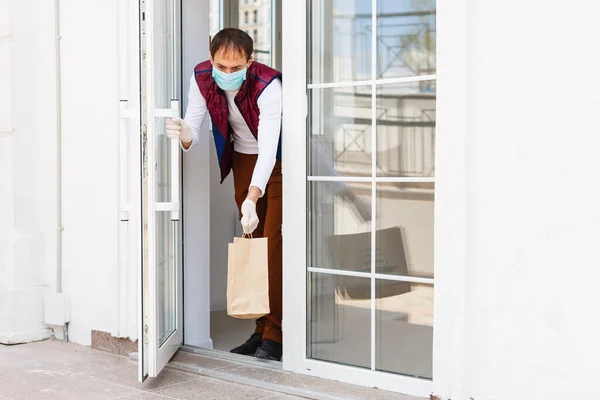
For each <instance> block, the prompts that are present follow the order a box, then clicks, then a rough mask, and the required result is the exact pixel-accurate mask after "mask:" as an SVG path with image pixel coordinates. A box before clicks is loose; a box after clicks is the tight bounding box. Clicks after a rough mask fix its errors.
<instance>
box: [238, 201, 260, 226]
mask: <svg viewBox="0 0 600 400" xmlns="http://www.w3.org/2000/svg"><path fill="white" fill-rule="evenodd" d="M241 222H242V229H243V230H244V233H245V234H246V235H249V234H251V233H252V232H254V230H255V229H256V227H257V226H258V215H257V214H256V203H254V202H253V201H252V200H250V199H246V200H244V202H243V203H242V221H241Z"/></svg>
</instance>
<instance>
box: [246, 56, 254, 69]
mask: <svg viewBox="0 0 600 400" xmlns="http://www.w3.org/2000/svg"><path fill="white" fill-rule="evenodd" d="M252 61H254V60H252V56H251V57H250V58H249V59H248V63H247V64H246V68H250V66H251V65H252Z"/></svg>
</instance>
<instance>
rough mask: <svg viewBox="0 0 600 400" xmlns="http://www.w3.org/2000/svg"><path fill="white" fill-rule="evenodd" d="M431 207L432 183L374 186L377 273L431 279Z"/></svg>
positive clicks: (432, 199) (432, 200)
mask: <svg viewBox="0 0 600 400" xmlns="http://www.w3.org/2000/svg"><path fill="white" fill-rule="evenodd" d="M433 204H434V184H433V183H377V233H376V238H375V240H376V246H377V254H376V260H377V261H376V270H377V273H379V274H390V275H403V276H411V277H420V278H433Z"/></svg>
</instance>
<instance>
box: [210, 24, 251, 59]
mask: <svg viewBox="0 0 600 400" xmlns="http://www.w3.org/2000/svg"><path fill="white" fill-rule="evenodd" d="M220 50H223V51H236V52H240V53H242V54H245V55H246V59H248V60H249V59H250V57H251V56H252V52H253V51H254V42H253V41H252V38H251V37H250V35H248V34H247V33H246V32H244V31H243V30H241V29H237V28H225V29H223V30H221V31H220V32H219V33H217V34H216V35H215V37H213V38H212V40H211V42H210V55H211V56H212V58H213V59H214V58H215V54H216V53H217V52H218V51H220Z"/></svg>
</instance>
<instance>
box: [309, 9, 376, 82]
mask: <svg viewBox="0 0 600 400" xmlns="http://www.w3.org/2000/svg"><path fill="white" fill-rule="evenodd" d="M371 16H372V13H371V0H354V1H348V0H327V1H324V0H312V1H311V2H310V17H311V18H310V26H309V32H311V33H310V36H309V42H310V43H309V46H308V48H309V49H310V50H309V57H310V59H311V61H310V63H311V68H309V71H310V77H309V83H324V82H341V81H356V80H365V79H371V70H372V69H371V47H372V46H371V45H372V43H371V37H372V31H373V29H372V25H373V24H372V19H371Z"/></svg>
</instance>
